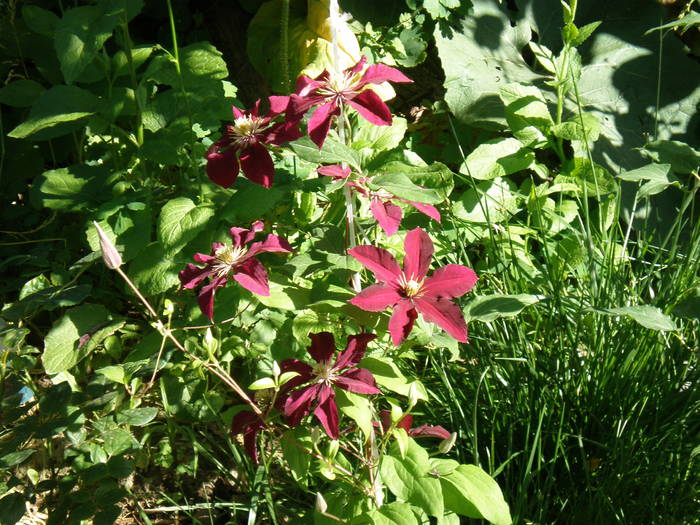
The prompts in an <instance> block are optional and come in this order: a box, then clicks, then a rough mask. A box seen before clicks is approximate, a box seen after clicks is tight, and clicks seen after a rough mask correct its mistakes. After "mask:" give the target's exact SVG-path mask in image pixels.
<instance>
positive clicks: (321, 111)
mask: <svg viewBox="0 0 700 525" xmlns="http://www.w3.org/2000/svg"><path fill="white" fill-rule="evenodd" d="M338 113H340V108H339V107H338V104H336V102H335V101H334V100H331V101H330V102H328V103H327V104H324V105H322V106H320V107H318V108H316V110H315V111H314V112H313V114H312V115H311V118H310V119H309V123H308V131H309V138H310V139H311V140H312V141H313V142H314V144H316V145H317V146H318V147H319V149H320V148H322V147H323V142H324V141H325V140H326V137H327V136H328V131H329V130H330V128H331V119H332V118H333V116H334V115H337V114H338Z"/></svg>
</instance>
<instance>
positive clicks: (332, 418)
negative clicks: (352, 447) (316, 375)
mask: <svg viewBox="0 0 700 525" xmlns="http://www.w3.org/2000/svg"><path fill="white" fill-rule="evenodd" d="M334 398H335V394H334V392H333V389H331V388H330V387H329V386H326V385H323V386H322V387H321V390H320V392H319V396H318V405H317V406H316V409H315V410H314V415H315V416H316V417H317V418H318V420H319V421H320V422H321V425H323V428H324V429H325V430H326V434H328V436H329V437H331V438H332V439H338V437H339V434H338V407H337V406H336V404H335V399H334Z"/></svg>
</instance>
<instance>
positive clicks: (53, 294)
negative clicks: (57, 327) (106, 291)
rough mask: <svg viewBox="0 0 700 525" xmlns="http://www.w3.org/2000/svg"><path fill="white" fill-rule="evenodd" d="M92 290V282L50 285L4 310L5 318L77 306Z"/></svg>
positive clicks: (28, 315)
mask: <svg viewBox="0 0 700 525" xmlns="http://www.w3.org/2000/svg"><path fill="white" fill-rule="evenodd" d="M91 290H92V285H90V284H79V285H72V286H49V287H48V288H44V289H42V290H39V291H36V292H34V293H31V294H29V295H26V296H24V297H21V298H20V300H19V301H17V302H16V303H14V304H13V305H12V306H9V307H8V308H5V309H4V310H3V311H2V316H3V317H4V318H5V319H11V320H17V319H20V318H22V317H31V316H32V315H34V313H35V312H37V311H38V310H55V309H56V308H60V307H65V306H75V305H76V304H79V303H81V302H83V300H85V299H86V298H87V297H88V296H89V295H90V292H91Z"/></svg>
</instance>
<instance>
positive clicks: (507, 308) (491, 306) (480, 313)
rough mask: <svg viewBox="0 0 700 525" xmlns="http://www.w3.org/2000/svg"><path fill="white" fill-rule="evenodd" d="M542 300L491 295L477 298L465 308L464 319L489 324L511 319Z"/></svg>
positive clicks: (537, 296) (538, 297)
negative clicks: (502, 318)
mask: <svg viewBox="0 0 700 525" xmlns="http://www.w3.org/2000/svg"><path fill="white" fill-rule="evenodd" d="M542 299H544V296H543V295H527V294H518V295H502V294H493V295H485V296H482V297H477V298H476V299H474V300H473V301H471V302H470V303H469V304H468V305H467V307H466V308H465V318H466V319H467V320H469V321H482V322H484V323H490V322H491V321H494V320H496V319H498V318H499V317H513V316H516V315H518V314H519V313H520V312H521V311H522V310H523V308H525V307H526V306H530V305H532V304H535V303H537V302H539V301H541V300H542Z"/></svg>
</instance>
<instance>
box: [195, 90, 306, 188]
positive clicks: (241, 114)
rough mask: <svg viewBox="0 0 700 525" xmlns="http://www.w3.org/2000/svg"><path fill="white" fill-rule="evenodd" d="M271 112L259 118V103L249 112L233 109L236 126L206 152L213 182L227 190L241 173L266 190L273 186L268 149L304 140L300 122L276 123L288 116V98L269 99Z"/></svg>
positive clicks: (228, 129)
mask: <svg viewBox="0 0 700 525" xmlns="http://www.w3.org/2000/svg"><path fill="white" fill-rule="evenodd" d="M269 102H270V110H269V111H268V114H267V115H265V116H262V115H260V100H258V101H257V102H256V103H255V105H254V106H253V108H252V109H251V110H250V111H241V110H240V109H238V108H237V107H235V106H231V110H232V112H233V124H232V125H230V126H226V131H225V132H224V135H223V137H221V138H220V139H219V140H218V141H216V142H215V143H214V144H212V145H211V146H210V147H209V151H208V152H207V156H206V157H207V176H208V177H209V178H210V179H211V181H212V182H214V183H215V184H218V185H219V186H222V187H224V188H228V187H229V186H231V185H232V184H233V183H234V182H235V181H236V178H237V177H238V172H239V171H243V174H244V175H245V176H246V177H247V178H248V179H250V180H251V181H253V182H255V183H256V184H260V185H262V186H264V187H266V188H269V187H270V185H271V184H272V181H273V178H274V176H275V168H274V165H273V163H272V157H270V153H269V152H268V151H267V148H266V147H265V146H266V145H272V146H279V145H280V144H282V143H284V142H289V141H292V140H296V139H298V138H299V137H300V136H301V132H300V131H299V121H298V120H297V121H290V120H285V121H282V122H275V119H276V118H277V117H278V116H279V115H281V114H282V113H284V112H285V110H286V109H287V105H288V103H289V97H279V96H274V97H269Z"/></svg>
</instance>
